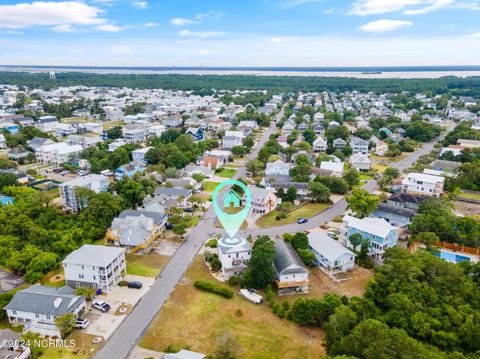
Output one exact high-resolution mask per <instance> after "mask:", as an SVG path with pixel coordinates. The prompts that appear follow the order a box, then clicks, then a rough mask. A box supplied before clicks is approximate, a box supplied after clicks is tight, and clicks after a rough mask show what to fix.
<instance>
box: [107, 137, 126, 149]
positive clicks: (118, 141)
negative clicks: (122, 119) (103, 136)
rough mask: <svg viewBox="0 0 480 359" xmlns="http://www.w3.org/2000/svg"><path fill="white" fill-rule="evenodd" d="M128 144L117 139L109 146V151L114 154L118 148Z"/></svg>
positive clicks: (121, 139)
mask: <svg viewBox="0 0 480 359" xmlns="http://www.w3.org/2000/svg"><path fill="white" fill-rule="evenodd" d="M126 144H127V142H125V140H124V139H123V138H117V139H116V140H114V141H113V142H110V143H109V144H108V151H109V152H113V151H115V150H116V149H117V148H119V147H122V146H124V145H126Z"/></svg>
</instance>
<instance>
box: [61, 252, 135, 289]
mask: <svg viewBox="0 0 480 359" xmlns="http://www.w3.org/2000/svg"><path fill="white" fill-rule="evenodd" d="M62 264H63V270H64V273H65V280H66V282H67V285H68V286H69V287H72V288H77V287H89V288H95V289H102V290H104V291H107V292H108V291H110V289H111V288H112V287H114V286H116V285H117V284H118V282H120V281H121V280H122V276H123V275H124V274H126V272H127V265H126V261H125V249H123V248H120V247H111V246H108V247H107V246H95V245H91V244H84V245H83V246H81V247H80V248H78V249H76V250H74V251H73V252H72V253H70V254H69V255H68V256H67V257H66V258H65V259H64V260H63V261H62Z"/></svg>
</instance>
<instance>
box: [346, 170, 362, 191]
mask: <svg viewBox="0 0 480 359" xmlns="http://www.w3.org/2000/svg"><path fill="white" fill-rule="evenodd" d="M343 179H344V180H345V181H346V182H347V183H348V186H349V187H350V188H352V187H353V186H355V185H356V184H358V183H359V182H360V174H359V173H358V171H357V170H356V169H355V168H350V169H349V170H348V171H347V172H345V174H344V175H343Z"/></svg>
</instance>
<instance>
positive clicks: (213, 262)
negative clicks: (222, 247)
mask: <svg viewBox="0 0 480 359" xmlns="http://www.w3.org/2000/svg"><path fill="white" fill-rule="evenodd" d="M210 267H211V268H212V271H214V272H218V271H219V270H220V269H222V262H220V259H218V256H217V255H216V254H215V255H214V256H213V258H212V260H211V261H210Z"/></svg>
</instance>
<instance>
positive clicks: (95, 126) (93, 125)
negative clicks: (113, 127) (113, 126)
mask: <svg viewBox="0 0 480 359" xmlns="http://www.w3.org/2000/svg"><path fill="white" fill-rule="evenodd" d="M80 126H81V127H82V128H83V129H85V131H87V132H94V133H102V131H103V125H102V124H101V123H100V122H86V123H82V124H81V125H80Z"/></svg>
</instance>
